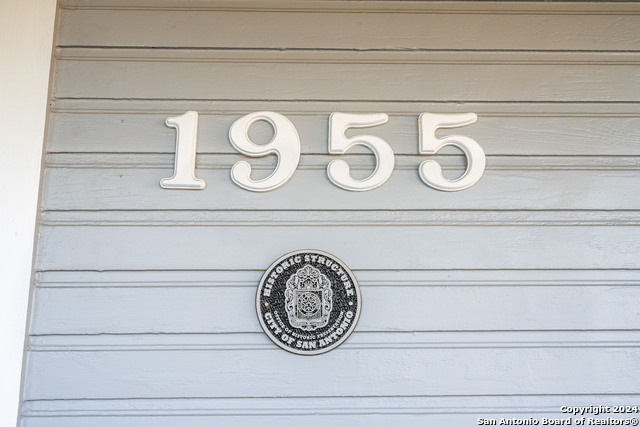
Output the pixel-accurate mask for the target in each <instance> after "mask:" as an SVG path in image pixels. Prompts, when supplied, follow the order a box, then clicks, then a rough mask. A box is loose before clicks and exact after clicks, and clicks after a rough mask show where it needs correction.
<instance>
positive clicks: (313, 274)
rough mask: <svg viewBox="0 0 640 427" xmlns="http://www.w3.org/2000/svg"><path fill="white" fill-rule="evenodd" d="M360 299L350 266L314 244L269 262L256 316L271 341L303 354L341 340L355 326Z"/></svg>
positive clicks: (328, 347) (317, 351)
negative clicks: (313, 246) (319, 249)
mask: <svg viewBox="0 0 640 427" xmlns="http://www.w3.org/2000/svg"><path fill="white" fill-rule="evenodd" d="M360 302H361V298H360V288H359V287H358V282H357V281H356V278H355V277H354V276H353V273H352V272H351V270H349V268H348V267H347V266H346V265H345V264H344V263H343V262H342V261H340V260H339V259H338V258H336V257H335V256H333V255H331V254H328V253H326V252H322V251H318V250H313V249H301V250H297V251H294V252H290V253H288V254H286V255H283V256H282V257H280V258H279V259H278V260H277V261H276V262H274V263H273V264H271V266H270V267H269V268H268V269H267V270H266V272H265V273H264V275H263V276H262V279H261V280H260V285H259V286H258V292H257V295H256V309H257V312H258V319H260V324H261V325H262V329H264V331H265V332H266V334H267V336H268V337H269V338H270V339H271V341H273V342H274V343H275V344H276V345H278V346H279V347H281V348H283V349H285V350H287V351H290V352H292V353H296V354H305V355H313V354H321V353H326V352H327V351H330V350H333V349H334V348H336V347H337V346H339V345H340V344H342V343H343V342H344V341H345V340H346V339H347V337H349V335H350V334H351V332H353V330H354V329H355V327H356V323H357V322H358V317H359V316H360Z"/></svg>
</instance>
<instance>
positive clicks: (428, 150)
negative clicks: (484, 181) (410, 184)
mask: <svg viewBox="0 0 640 427" xmlns="http://www.w3.org/2000/svg"><path fill="white" fill-rule="evenodd" d="M476 120H478V116H477V115H476V114H474V113H466V114H429V113H423V114H421V115H420V119H419V122H418V123H419V129H420V154H436V153H437V152H438V151H439V150H440V149H441V148H442V147H445V146H447V145H453V146H454V147H458V148H459V149H460V150H462V151H463V152H464V155H465V156H466V157H467V169H466V170H465V172H464V173H463V174H462V176H461V177H460V178H458V179H455V180H448V179H446V178H445V177H444V176H442V167H441V166H440V165H439V164H438V162H436V161H435V160H426V161H424V162H422V164H421V165H420V169H419V170H420V178H421V179H422V181H424V183H425V184H427V185H428V186H430V187H433V188H435V189H436V190H442V191H459V190H464V189H465V188H469V187H471V186H472V185H473V184H475V183H476V182H478V180H479V179H480V178H481V177H482V174H483V173H484V168H485V165H486V159H485V155H484V151H483V150H482V147H480V145H479V144H478V143H477V142H476V141H475V140H474V139H471V138H469V137H467V136H462V135H450V136H446V137H444V138H438V137H436V131H437V130H438V129H439V128H457V127H461V126H466V125H470V124H472V123H475V122H476Z"/></svg>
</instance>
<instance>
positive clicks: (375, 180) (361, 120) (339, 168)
mask: <svg viewBox="0 0 640 427" xmlns="http://www.w3.org/2000/svg"><path fill="white" fill-rule="evenodd" d="M387 121H389V116H387V115H386V114H384V113H379V114H347V113H332V114H331V116H330V117H329V154H344V153H345V152H347V150H349V149H350V148H351V147H353V146H354V145H364V146H365V147H367V148H369V149H370V150H371V151H372V152H373V154H375V156H376V169H375V170H374V171H373V173H372V174H371V175H369V177H368V178H366V179H362V180H359V179H353V178H352V177H351V174H350V173H349V165H348V164H347V162H345V161H344V160H332V161H331V162H330V163H329V166H327V174H328V175H329V179H330V180H331V182H333V183H334V184H335V185H337V186H338V187H340V188H344V189H345V190H350V191H367V190H373V189H374V188H377V187H380V186H381V185H382V184H384V183H385V182H386V181H387V180H388V179H389V177H390V176H391V172H393V165H394V164H395V159H394V156H393V150H392V149H391V147H389V144H387V143H386V142H385V140H384V139H382V138H378V137H377V136H373V135H358V136H354V137H351V138H347V137H346V136H345V134H344V133H345V132H346V131H347V129H349V128H365V127H371V126H377V125H381V124H383V123H386V122H387Z"/></svg>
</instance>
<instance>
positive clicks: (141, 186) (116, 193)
mask: <svg viewBox="0 0 640 427" xmlns="http://www.w3.org/2000/svg"><path fill="white" fill-rule="evenodd" d="M250 162H253V161H252V160H250ZM230 166H231V164H230V165H229V167H226V168H221V169H196V176H197V177H199V178H202V179H204V180H205V181H206V183H207V187H206V188H205V189H204V190H201V191H185V190H166V189H163V188H161V187H160V184H159V183H160V180H161V179H162V178H167V177H170V176H171V175H172V173H173V168H172V165H171V164H170V163H169V160H168V159H167V167H165V168H162V169H152V168H149V169H143V168H137V167H135V166H134V167H133V168H126V169H123V168H118V167H112V168H104V169H102V168H101V169H91V168H89V169H86V168H65V169H59V168H53V169H48V170H46V171H45V184H44V185H45V189H46V191H45V193H44V200H43V203H42V207H43V209H45V210H101V209H117V210H133V209H162V210H166V209H184V210H197V209H250V210H254V209H268V210H269V209H270V210H273V209H276V210H278V209H279V210H310V209H342V210H354V209H399V210H402V209H483V210H500V209H516V210H517V209H525V210H529V209H533V210H540V209H634V210H638V209H640V194H639V193H638V191H636V190H637V186H638V171H636V170H629V171H624V170H622V171H620V170H618V171H611V170H592V171H579V170H578V171H570V170H569V171H566V170H486V171H485V173H484V175H483V177H482V178H481V179H480V181H479V182H478V183H477V184H475V185H474V186H473V187H471V188H469V189H467V190H463V191H459V192H441V191H437V190H434V189H432V188H430V187H428V186H427V185H426V184H424V183H423V182H422V181H421V180H420V177H419V176H418V171H417V167H414V168H413V170H412V169H405V170H395V171H394V172H393V174H392V175H391V178H389V180H388V181H387V182H386V183H385V184H384V185H382V186H381V187H379V188H377V189H375V190H372V191H366V192H362V193H353V192H349V191H346V190H343V189H341V188H338V187H336V186H335V185H333V184H332V183H331V182H330V181H329V179H328V177H327V172H326V169H325V168H326V166H325V167H322V168H318V169H298V170H297V171H296V172H295V173H294V175H293V177H292V178H291V180H290V181H289V182H288V183H286V184H285V185H284V186H282V187H281V188H279V189H277V190H275V191H272V192H268V193H254V192H250V191H247V190H244V189H241V188H240V187H238V186H236V185H235V184H233V182H232V181H231V177H230ZM416 166H417V165H416ZM257 172H258V173H261V174H262V177H266V175H267V174H268V173H269V170H268V169H263V170H261V171H257ZM359 173H360V174H361V175H363V176H361V177H360V178H365V177H366V175H367V173H370V172H367V171H366V170H361V171H359ZM450 178H455V174H454V176H452V177H450ZM254 179H256V176H254ZM310 189H312V190H313V191H310Z"/></svg>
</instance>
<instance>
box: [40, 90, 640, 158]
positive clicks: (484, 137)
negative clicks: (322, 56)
mask: <svg viewBox="0 0 640 427" xmlns="http://www.w3.org/2000/svg"><path fill="white" fill-rule="evenodd" d="M182 105H184V103H183V104H176V106H177V107H179V106H182ZM340 105H341V104H336V105H335V108H336V109H339V108H340ZM184 107H186V108H190V109H195V110H198V107H199V105H184ZM274 107H275V108H274ZM277 107H278V105H277V104H275V105H271V104H269V103H268V102H267V103H265V102H263V103H260V104H256V105H255V106H253V107H251V106H249V105H247V106H246V108H247V110H246V111H245V113H244V114H247V113H250V112H253V111H261V110H269V109H274V110H276V111H277V112H278V113H280V114H284V115H285V116H286V117H287V118H288V119H289V120H291V122H292V123H293V124H294V126H295V127H296V129H297V130H298V133H299V135H300V143H301V151H302V152H303V153H326V152H327V134H328V122H329V115H330V114H331V111H330V110H326V111H325V112H324V113H321V114H318V113H315V114H314V113H306V114H305V113H302V114H301V113H299V112H295V111H291V110H285V111H282V110H278V108H277ZM361 107H362V108H367V109H368V110H365V111H360V113H363V112H372V113H373V112H385V111H384V110H383V111H376V110H371V109H370V108H371V107H368V106H361ZM420 107H422V106H416V107H415V111H414V112H413V114H402V115H391V116H390V118H389V122H388V123H387V124H385V125H383V126H377V127H373V128H369V129H366V130H361V131H359V132H360V133H367V134H372V135H376V136H379V137H381V138H383V139H384V140H385V141H387V142H388V143H389V144H390V145H391V147H392V148H393V150H394V152H395V153H397V154H417V152H418V115H419V114H420V113H422V112H431V113H440V112H448V113H457V112H458V111H460V109H461V108H460V107H456V108H451V109H450V110H448V111H447V110H446V107H443V106H438V107H437V108H434V109H431V110H427V111H422V110H420ZM430 107H434V106H430ZM474 107H478V106H476V105H474V106H469V108H474ZM118 108H120V109H122V110H123V111H122V112H118V111H115V112H110V113H82V112H79V113H75V114H74V113H62V112H61V113H54V114H52V116H51V124H50V127H51V129H52V135H51V140H50V141H49V144H48V151H49V152H67V153H69V152H84V153H92V152H98V153H173V152H174V151H175V139H176V135H175V130H174V129H172V128H169V127H167V126H166V125H165V124H164V121H165V119H166V118H167V117H170V116H173V115H175V114H176V113H175V111H165V112H164V113H155V114H154V113H151V114H149V113H138V114H135V113H130V112H127V111H126V109H127V108H128V102H121V103H120V104H119V105H118ZM223 108H224V107H221V110H222V111H219V112H216V111H211V108H210V107H209V111H204V112H203V111H198V113H199V121H198V124H199V128H198V152H199V153H232V152H233V148H232V147H231V145H230V143H229V142H228V134H229V128H230V127H231V125H232V123H233V122H234V121H235V120H237V119H239V118H240V117H242V116H243V115H244V114H243V113H239V112H227V111H224V109H223ZM347 108H349V109H351V108H354V107H353V106H347ZM356 108H357V107H356ZM382 108H384V107H382ZM484 109H485V110H486V109H487V107H486V106H485V107H484ZM638 110H639V111H638V115H637V116H636V117H594V116H593V115H592V116H583V117H562V115H563V113H562V112H560V111H558V109H557V108H556V109H555V111H556V112H557V114H558V115H559V116H560V117H536V116H535V115H533V114H532V116H529V117H526V116H525V117H511V116H508V115H506V114H504V113H503V116H501V117H500V116H498V117H496V116H495V115H493V114H495V113H492V116H490V117H487V116H484V115H483V114H482V111H478V110H475V111H474V110H468V111H471V112H476V113H477V114H479V118H478V122H477V123H476V124H474V125H472V126H466V127H464V128H461V129H455V130H451V131H445V130H443V131H442V132H441V133H439V135H440V134H442V135H446V134H451V133H452V134H463V135H466V136H469V137H471V138H474V139H475V140H476V141H478V143H479V144H480V145H481V146H482V148H483V149H484V151H485V153H487V154H488V155H572V156H576V155H585V154H586V155H605V156H612V155H640V138H638V137H637V135H639V134H640V107H639V108H638ZM185 111H186V110H185ZM387 112H388V111H387ZM391 114H393V113H392V112H391ZM525 114H526V113H525ZM564 114H566V112H565V113H564ZM271 134H272V130H271V128H270V127H269V126H253V127H252V128H251V129H250V136H251V138H253V140H255V141H256V142H259V141H268V140H269V138H270V136H271Z"/></svg>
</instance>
